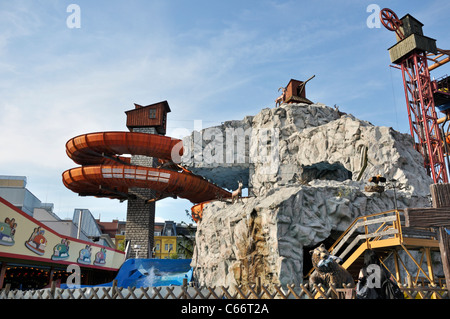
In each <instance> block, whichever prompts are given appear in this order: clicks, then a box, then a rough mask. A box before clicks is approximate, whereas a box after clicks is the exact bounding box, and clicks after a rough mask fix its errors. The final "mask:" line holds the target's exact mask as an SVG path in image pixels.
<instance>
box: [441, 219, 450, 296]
mask: <svg viewBox="0 0 450 319" xmlns="http://www.w3.org/2000/svg"><path fill="white" fill-rule="evenodd" d="M439 250H440V251H441V260H442V268H444V275H445V284H446V285H447V290H448V291H449V293H450V253H449V252H450V235H449V234H448V233H447V231H446V230H445V228H444V227H439Z"/></svg>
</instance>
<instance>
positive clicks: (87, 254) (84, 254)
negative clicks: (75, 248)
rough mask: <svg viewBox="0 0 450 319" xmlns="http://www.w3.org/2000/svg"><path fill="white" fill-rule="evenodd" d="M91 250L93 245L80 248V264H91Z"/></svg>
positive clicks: (78, 260)
mask: <svg viewBox="0 0 450 319" xmlns="http://www.w3.org/2000/svg"><path fill="white" fill-rule="evenodd" d="M91 251H92V248H91V245H86V247H85V248H83V249H81V250H80V252H79V255H80V256H79V257H78V259H77V262H78V263H80V264H85V265H89V264H90V263H91Z"/></svg>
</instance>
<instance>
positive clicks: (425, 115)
mask: <svg viewBox="0 0 450 319" xmlns="http://www.w3.org/2000/svg"><path fill="white" fill-rule="evenodd" d="M400 69H401V70H402V76H403V84H404V88H405V97H406V104H407V109H408V117H409V124H410V129H411V135H412V137H413V138H414V141H415V147H416V150H417V151H419V152H420V153H421V154H422V156H423V159H424V167H425V168H426V169H427V171H428V174H429V175H430V176H431V177H432V178H433V180H434V182H435V183H447V182H448V177H447V170H446V166H445V162H444V154H443V148H442V145H443V139H442V137H441V133H440V130H439V126H438V123H437V120H438V118H437V113H436V110H435V105H434V98H433V91H432V87H431V78H430V72H429V69H428V63H427V55H426V53H425V52H424V51H422V52H417V51H416V52H413V53H412V54H410V55H409V56H408V57H407V58H405V59H404V60H403V61H402V62H401V67H400Z"/></svg>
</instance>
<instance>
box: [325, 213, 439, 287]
mask: <svg viewBox="0 0 450 319" xmlns="http://www.w3.org/2000/svg"><path fill="white" fill-rule="evenodd" d="M438 238H439V236H438V234H437V232H436V231H435V230H434V229H433V228H419V227H406V226H405V216H404V211H403V210H390V211H386V212H382V213H378V214H372V215H367V216H362V217H359V218H357V219H356V220H355V221H354V222H353V223H352V224H351V225H350V226H349V227H348V228H347V230H346V231H345V232H344V233H343V234H342V235H341V236H340V238H339V239H338V240H337V241H336V242H335V243H334V244H333V245H332V246H331V247H330V249H329V251H330V253H331V254H332V255H334V256H337V257H339V258H341V259H342V260H345V261H344V262H343V264H342V266H343V267H344V268H345V269H347V270H348V271H349V272H350V273H351V274H352V276H353V278H354V279H355V280H357V278H358V274H359V271H360V269H361V268H362V267H363V260H364V252H365V251H366V250H367V249H372V250H374V251H375V252H376V253H377V254H378V256H379V259H380V262H381V263H382V264H384V262H385V261H386V260H387V259H388V258H393V259H394V264H395V272H394V273H392V272H391V274H392V275H393V277H394V278H395V279H396V280H397V282H398V283H403V281H404V278H402V276H401V269H404V270H405V272H406V273H407V277H408V278H406V279H407V280H408V283H411V284H413V285H417V284H418V283H419V282H420V281H423V280H425V281H426V282H427V283H429V284H431V285H433V286H434V285H441V284H442V283H444V281H445V280H443V279H440V278H437V277H436V276H435V275H434V273H433V267H432V259H431V252H432V251H438V252H439V241H438ZM400 251H404V252H405V253H406V254H405V255H406V256H407V257H406V258H410V259H411V260H412V261H413V262H414V264H415V265H416V267H417V269H416V272H415V273H413V272H412V270H411V269H407V267H406V264H405V261H404V260H402V258H401V257H400V255H401V254H400ZM413 251H416V252H418V253H412V252H413ZM414 255H415V256H416V257H414ZM403 258H405V257H403ZM424 258H425V259H426V265H427V266H426V267H423V264H424ZM386 268H387V267H386Z"/></svg>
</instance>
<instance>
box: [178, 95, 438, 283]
mask: <svg viewBox="0 0 450 319" xmlns="http://www.w3.org/2000/svg"><path fill="white" fill-rule="evenodd" d="M208 130H209V133H208ZM212 132H213V133H214V134H211V133H212ZM198 133H199V132H194V133H193V135H191V136H190V137H188V138H186V139H185V140H184V143H185V144H184V145H185V147H186V145H191V151H189V152H186V154H187V156H185V157H184V159H183V164H184V165H186V166H187V167H189V168H190V169H191V170H193V171H194V172H195V173H198V174H201V175H203V176H205V177H206V178H208V179H210V180H212V181H214V182H215V183H216V184H218V185H220V186H222V187H225V188H228V189H234V188H236V187H237V181H238V180H242V181H243V182H244V185H245V186H244V187H248V188H249V194H250V196H249V197H247V198H244V199H243V200H242V201H240V202H238V203H235V204H231V202H223V201H216V202H212V203H210V204H208V205H206V206H205V209H204V211H203V220H202V221H200V222H199V224H198V228H197V235H196V248H195V252H194V257H193V261H192V266H193V267H194V269H195V275H196V278H197V280H198V282H199V284H204V285H209V286H218V285H224V286H232V285H234V284H245V283H248V282H255V281H256V278H258V277H259V278H261V279H262V283H263V284H266V283H276V284H283V285H284V284H291V283H294V284H299V283H302V282H303V275H304V274H305V273H304V272H307V271H308V270H309V269H304V267H303V265H304V261H305V260H306V259H310V256H309V254H308V255H307V256H306V255H305V256H304V250H305V251H307V250H306V249H307V248H308V249H310V248H311V247H314V246H315V245H317V244H319V243H320V242H323V241H324V240H327V239H328V240H329V239H336V238H334V237H333V236H335V235H336V234H339V232H342V231H344V230H345V229H346V228H347V227H348V226H349V225H350V223H351V222H352V221H353V220H354V219H355V218H356V217H359V216H362V215H367V214H373V213H378V212H382V211H386V210H390V209H393V208H394V207H395V204H394V201H395V198H394V190H393V189H392V187H391V185H392V183H387V184H386V191H385V192H382V193H371V192H370V193H369V192H365V191H364V186H365V185H367V184H368V182H367V180H368V178H369V177H371V176H376V175H377V174H381V175H383V176H384V177H386V178H387V180H388V181H389V180H392V179H395V180H396V182H395V187H396V204H397V206H398V207H399V208H401V207H408V206H409V207H412V206H416V207H426V206H429V200H428V194H429V185H430V184H431V183H432V179H431V178H430V177H429V176H427V175H426V172H425V169H424V168H423V167H422V165H421V162H422V159H421V155H420V154H419V153H417V152H416V151H415V150H414V147H413V141H412V138H411V137H410V136H409V135H406V134H401V133H399V132H396V131H395V130H393V129H392V128H388V127H376V126H373V125H372V124H370V123H368V122H366V121H361V120H358V119H356V118H355V117H354V116H352V115H346V114H343V113H340V112H338V111H337V110H336V109H333V108H330V107H327V106H325V105H323V104H313V105H306V104H289V105H287V104H283V105H281V107H278V108H274V109H263V110H262V111H261V112H260V113H259V114H257V115H256V116H254V117H246V118H245V119H244V120H242V121H232V122H225V123H224V124H223V125H222V126H219V127H214V128H210V129H206V130H203V132H201V133H202V134H203V137H204V135H205V133H206V135H207V138H206V139H205V138H203V139H198V136H197V140H195V137H196V136H195V134H198ZM232 133H233V134H232ZM241 133H242V135H240V134H241ZM230 145H234V147H232V148H231V147H230ZM239 145H240V148H239V147H237V146H239ZM200 146H201V147H200ZM195 147H197V153H196V152H195V151H192V150H194V149H195ZM196 154H197V155H198V154H201V155H202V158H203V159H207V160H208V161H206V162H203V163H202V162H201V161H197V162H196V163H195V155H196ZM227 156H228V157H227ZM211 158H213V159H214V160H211ZM227 159H228V161H227ZM231 159H233V160H231Z"/></svg>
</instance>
